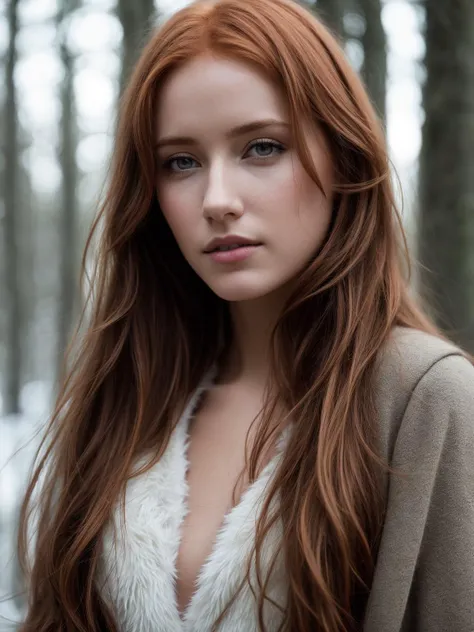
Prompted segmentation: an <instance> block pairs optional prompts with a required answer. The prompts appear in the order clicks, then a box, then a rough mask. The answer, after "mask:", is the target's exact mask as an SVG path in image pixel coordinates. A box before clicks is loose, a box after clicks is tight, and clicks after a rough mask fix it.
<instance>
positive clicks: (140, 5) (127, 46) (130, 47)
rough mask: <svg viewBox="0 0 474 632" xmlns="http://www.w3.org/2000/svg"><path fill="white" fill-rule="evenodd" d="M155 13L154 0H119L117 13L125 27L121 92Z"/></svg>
mask: <svg viewBox="0 0 474 632" xmlns="http://www.w3.org/2000/svg"><path fill="white" fill-rule="evenodd" d="M154 14H155V7H154V2H153V0H134V1H133V2H130V0H117V15H118V17H119V20H120V23H121V25H122V29H123V45H122V51H123V52H122V55H123V57H122V74H121V77H120V93H122V92H123V88H124V86H125V84H126V81H127V78H128V76H129V74H130V71H131V69H132V67H133V65H134V63H135V61H136V59H137V57H138V54H139V53H140V49H141V47H142V45H143V42H144V39H145V36H146V33H147V30H148V29H149V28H150V26H151V23H152V19H153V17H154Z"/></svg>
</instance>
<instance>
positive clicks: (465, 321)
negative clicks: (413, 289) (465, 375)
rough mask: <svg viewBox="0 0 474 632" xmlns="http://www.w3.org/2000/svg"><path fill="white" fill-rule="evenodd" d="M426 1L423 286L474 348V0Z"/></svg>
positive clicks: (441, 316)
mask: <svg viewBox="0 0 474 632" xmlns="http://www.w3.org/2000/svg"><path fill="white" fill-rule="evenodd" d="M424 5H425V7H426V21H425V25H426V26H425V28H426V33H425V40H426V56H425V66H426V71H427V79H426V83H425V85H424V90H423V107H424V110H425V123H424V126H423V145H422V151H421V155H420V215H419V228H418V235H419V242H418V248H419V259H420V260H421V263H422V265H423V267H422V269H421V271H420V277H421V283H422V286H421V292H422V294H423V295H424V297H425V299H426V300H427V302H428V303H429V304H430V305H431V306H432V307H433V312H434V313H435V317H436V319H437V321H438V324H439V325H440V326H441V327H442V328H443V329H445V330H447V331H448V332H449V333H450V334H451V335H452V336H453V338H454V339H455V340H457V341H458V342H459V343H460V344H462V345H463V346H464V347H465V348H467V349H469V350H470V351H471V352H474V178H473V173H474V64H473V63H472V60H473V58H474V3H473V2H472V1H471V0H464V1H463V2H461V1H458V2H453V1H452V0H426V1H425V3H424Z"/></svg>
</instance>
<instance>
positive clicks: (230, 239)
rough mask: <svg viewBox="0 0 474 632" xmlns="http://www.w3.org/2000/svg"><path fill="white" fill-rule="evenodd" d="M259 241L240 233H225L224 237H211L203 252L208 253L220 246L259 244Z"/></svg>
mask: <svg viewBox="0 0 474 632" xmlns="http://www.w3.org/2000/svg"><path fill="white" fill-rule="evenodd" d="M260 245H261V243H260V242H257V241H255V240H253V239H249V238H248V237H244V236H242V235H226V236H225V237H221V238H215V239H212V240H211V241H210V242H209V243H208V244H207V247H206V249H205V250H204V252H205V253H206V254H209V253H211V252H214V251H216V250H217V249H218V248H220V247H221V246H239V247H242V246H260Z"/></svg>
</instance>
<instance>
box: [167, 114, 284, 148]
mask: <svg viewBox="0 0 474 632" xmlns="http://www.w3.org/2000/svg"><path fill="white" fill-rule="evenodd" d="M270 126H280V127H286V128H289V127H290V125H289V124H288V123H285V121H280V120H278V119H264V120H261V121H252V122H250V123H244V125H239V126H238V127H234V128H233V129H231V130H230V131H229V132H227V134H226V137H227V138H229V139H232V138H237V137H238V136H243V135H244V134H248V133H250V132H255V131H256V130H259V129H262V128H264V127H270ZM197 144H198V142H197V141H196V140H195V139H194V138H191V137H190V136H166V137H164V138H161V139H160V140H159V141H158V142H157V143H156V145H155V149H160V148H161V147H165V146H168V145H172V146H173V145H197Z"/></svg>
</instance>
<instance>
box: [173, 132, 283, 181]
mask: <svg viewBox="0 0 474 632" xmlns="http://www.w3.org/2000/svg"><path fill="white" fill-rule="evenodd" d="M258 145H270V146H272V147H273V148H275V149H277V150H278V151H279V153H283V151H285V147H284V146H283V145H282V144H281V143H278V142H277V141H275V140H271V139H270V138H258V139H257V140H254V141H252V142H251V143H250V145H249V146H248V148H247V150H246V152H245V153H246V154H247V153H248V152H249V151H251V150H252V149H253V148H254V147H258ZM254 157H255V158H256V159H257V160H268V159H269V158H274V157H275V154H272V155H270V156H260V157H257V156H254ZM180 158H189V159H190V160H194V158H191V157H190V156H186V155H181V156H180V155H178V156H173V157H172V158H168V160H166V161H165V162H164V163H163V168H164V169H165V170H166V171H168V172H169V173H172V174H181V173H186V172H187V171H191V169H192V168H190V169H178V170H174V169H172V166H171V165H172V164H173V162H174V161H176V160H179V159H180Z"/></svg>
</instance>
